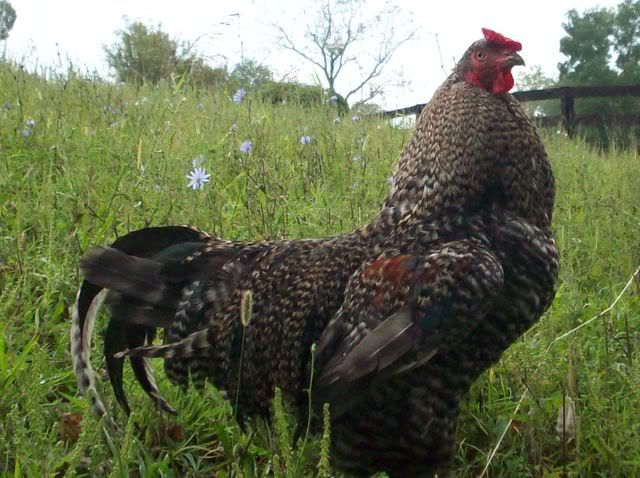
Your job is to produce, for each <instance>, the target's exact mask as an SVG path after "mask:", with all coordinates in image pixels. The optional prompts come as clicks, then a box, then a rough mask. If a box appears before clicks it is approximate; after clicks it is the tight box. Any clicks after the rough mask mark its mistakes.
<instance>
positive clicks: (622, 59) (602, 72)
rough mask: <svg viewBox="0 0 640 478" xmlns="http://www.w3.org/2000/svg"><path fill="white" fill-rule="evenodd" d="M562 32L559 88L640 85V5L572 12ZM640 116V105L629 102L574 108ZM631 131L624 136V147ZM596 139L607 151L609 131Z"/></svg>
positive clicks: (598, 101)
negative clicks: (562, 59)
mask: <svg viewBox="0 0 640 478" xmlns="http://www.w3.org/2000/svg"><path fill="white" fill-rule="evenodd" d="M562 27H563V28H564V30H565V32H566V33H567V35H566V36H565V37H563V38H562V39H561V40H560V51H561V52H562V53H563V54H564V55H565V56H566V57H567V60H566V61H564V62H562V63H560V64H558V70H559V72H560V78H559V84H560V85H586V86H589V85H590V86H600V85H615V84H639V83H640V0H625V1H624V2H622V3H620V4H619V5H618V6H617V7H616V8H612V9H607V8H594V9H591V10H587V11H585V12H583V13H582V14H580V13H578V12H577V11H576V10H570V11H569V12H568V13H567V22H566V23H563V25H562ZM638 110H640V100H639V99H637V98H631V97H629V98H589V99H587V98H585V99H580V100H579V101H577V102H576V113H577V114H608V113H632V114H637V112H638ZM630 131H631V130H630V129H626V130H625V131H623V132H622V133H623V135H622V142H625V141H626V140H625V137H627V136H628V135H629V132H630ZM591 133H593V132H590V134H591ZM638 133H639V134H638V137H640V131H638ZM595 136H596V135H594V137H595ZM597 136H599V137H598V138H597V141H598V142H599V143H600V144H601V145H603V146H605V147H606V146H607V144H608V142H609V141H610V139H611V138H610V134H609V132H608V129H607V128H602V129H601V131H600V132H599V133H598V135H597ZM616 139H617V140H618V141H620V139H621V138H620V137H617V138H616Z"/></svg>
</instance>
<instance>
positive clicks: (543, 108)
mask: <svg viewBox="0 0 640 478" xmlns="http://www.w3.org/2000/svg"><path fill="white" fill-rule="evenodd" d="M516 85H517V88H518V90H519V91H529V90H543V89H545V88H552V87H554V86H555V85H556V80H554V79H553V78H551V77H550V76H548V75H547V74H545V72H544V71H542V68H541V67H540V65H534V66H532V67H530V68H529V69H528V70H527V71H525V72H520V73H518V75H517V79H516ZM522 106H523V107H524V109H525V110H526V111H527V114H528V115H529V116H533V117H538V116H553V115H558V114H560V108H559V104H558V101H557V100H546V101H527V102H526V103H523V104H522Z"/></svg>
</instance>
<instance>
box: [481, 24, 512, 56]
mask: <svg viewBox="0 0 640 478" xmlns="http://www.w3.org/2000/svg"><path fill="white" fill-rule="evenodd" d="M482 34H483V35H484V39H485V40H487V41H488V42H491V43H496V44H498V45H500V46H504V47H507V48H509V49H510V50H513V51H520V50H522V43H520V42H518V41H515V40H512V39H511V38H507V37H506V36H504V35H501V34H500V33H498V32H494V31H493V30H489V29H488V28H483V29H482Z"/></svg>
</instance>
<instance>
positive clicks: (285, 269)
mask: <svg viewBox="0 0 640 478" xmlns="http://www.w3.org/2000/svg"><path fill="white" fill-rule="evenodd" d="M483 34H484V38H483V39H481V40H478V41H476V42H474V43H473V44H472V45H471V46H470V47H469V49H468V50H467V51H466V53H465V54H464V55H463V57H462V58H461V60H460V62H459V63H458V64H457V66H456V67H455V69H454V71H453V73H452V74H451V75H450V77H449V78H448V79H447V80H446V81H445V82H444V83H443V85H442V86H441V87H440V88H439V89H438V90H437V91H436V93H435V94H434V96H433V98H432V100H431V101H430V102H429V104H428V105H427V106H426V107H425V109H424V110H423V112H422V114H421V115H420V117H419V119H418V121H417V125H416V129H415V132H414V135H413V137H412V139H411V140H410V142H409V143H408V145H407V146H406V147H405V148H404V151H403V152H402V155H401V158H400V161H399V163H398V167H397V171H396V173H395V175H394V181H393V187H392V190H391V192H390V194H389V196H388V198H387V200H386V201H385V203H384V205H383V207H382V209H381V211H380V212H379V214H378V215H377V216H376V217H374V218H373V219H372V220H371V221H370V222H369V223H368V224H367V225H365V226H363V227H362V228H360V229H358V230H356V231H354V232H352V233H349V234H344V235H340V236H336V237H331V238H327V239H315V240H314V239H307V240H290V241H273V242H257V241H256V242H230V241H224V240H221V239H217V238H212V237H209V236H207V235H206V234H204V233H202V232H199V231H197V230H195V229H191V228H188V227H166V228H151V229H143V230H140V231H136V232H133V233H131V234H129V235H127V236H124V237H123V238H121V239H119V240H118V241H116V242H115V243H114V244H112V246H111V247H98V248H93V249H91V250H89V251H88V252H87V254H86V255H85V256H84V257H83V259H82V261H81V270H82V272H83V274H84V275H85V282H84V283H83V285H82V286H81V289H80V291H79V294H78V301H77V308H76V311H75V312H74V314H73V327H72V336H71V338H72V358H73V362H74V371H75V373H76V376H77V377H78V383H79V386H80V388H81V390H82V391H84V392H87V393H89V395H90V396H91V397H92V401H93V406H94V408H95V409H96V411H97V412H98V413H100V414H104V413H105V408H104V405H103V404H102V402H101V401H100V398H99V397H98V394H97V392H96V391H95V386H94V384H93V378H92V375H93V374H92V371H91V366H90V360H89V340H90V333H91V329H92V326H93V322H94V320H95V315H96V312H97V308H98V304H99V300H98V299H100V297H103V296H104V292H103V291H102V289H103V288H105V289H108V290H109V292H108V295H107V296H106V297H107V299H106V301H107V307H108V309H109V310H110V312H111V320H110V322H109V326H108V329H107V334H106V336H105V356H106V363H107V369H108V372H109V376H110V379H111V383H112V385H113V387H114V390H115V395H116V397H117V398H118V400H119V401H120V403H122V404H123V406H125V408H127V403H126V397H125V396H124V392H123V388H122V367H123V359H124V357H129V358H130V361H131V366H132V367H133V370H134V372H135V376H136V378H137V380H138V381H139V382H140V384H141V385H142V387H143V388H144V389H145V391H146V392H147V393H148V394H149V395H150V396H151V398H152V399H153V400H154V402H155V403H156V404H157V405H158V406H159V407H160V408H161V409H164V410H167V411H173V409H172V408H171V407H170V406H169V404H168V403H166V401H165V400H164V399H163V398H162V397H161V395H160V393H159V391H158V388H157V386H156V384H155V382H154V380H153V376H152V374H151V371H150V368H149V367H148V364H147V362H146V360H147V359H148V358H150V357H162V358H164V360H165V370H166V372H167V375H168V376H169V378H170V379H171V380H172V381H173V382H174V383H178V384H181V385H183V386H186V385H187V384H188V377H189V376H191V377H192V378H193V379H194V380H195V381H199V380H202V379H208V380H209V381H210V382H212V383H213V384H214V385H215V386H217V387H218V388H220V389H221V390H236V387H237V386H238V385H239V390H240V396H239V401H238V412H239V414H240V415H241V416H245V415H255V414H265V415H266V414H268V406H269V400H270V398H272V397H273V391H274V388H275V387H276V386H278V387H280V388H281V389H282V391H283V394H284V395H285V397H287V398H288V399H289V400H290V401H291V402H292V403H293V404H295V405H298V407H299V409H300V411H301V413H304V409H305V407H304V406H303V405H304V400H305V398H306V394H305V388H306V387H307V386H308V384H309V383H310V379H311V378H312V377H311V376H310V374H311V373H312V369H313V370H314V373H316V376H315V377H313V379H314V380H313V389H312V393H313V401H314V403H315V404H316V405H319V404H322V403H324V402H328V403H329V404H330V407H331V420H332V459H333V460H334V464H335V465H336V467H337V468H339V469H342V470H344V471H346V472H347V473H350V474H353V475H356V476H367V475H369V474H371V473H374V472H376V471H386V472H387V473H389V474H390V475H392V476H430V475H432V474H434V473H438V474H439V476H443V475H445V474H446V473H447V470H448V469H449V467H450V463H451V460H452V457H453V453H454V450H455V440H454V434H455V427H456V422H457V417H458V413H459V403H460V400H461V399H462V398H463V397H464V395H465V394H466V392H467V391H468V388H469V386H470V385H471V384H472V383H473V381H474V380H475V379H476V378H477V377H478V376H479V375H480V374H481V373H482V372H483V371H484V370H486V369H487V367H489V366H490V365H491V364H493V363H495V362H496V361H497V360H498V359H499V358H500V356H501V354H502V353H503V352H504V351H505V350H506V349H507V348H508V347H509V345H510V344H511V343H513V342H514V341H515V340H516V339H517V338H518V337H519V336H520V335H522V333H523V332H524V331H526V330H527V329H528V328H529V327H530V326H531V325H532V324H533V323H534V322H535V321H537V320H538V319H539V318H540V316H541V315H542V313H543V312H544V311H545V310H546V309H547V308H548V307H549V305H550V303H551V301H552V299H553V296H554V293H555V288H556V281H557V273H558V268H559V258H558V252H557V249H556V246H555V242H554V239H553V234H552V231H551V225H550V224H551V219H552V209H553V203H554V182H553V175H552V172H551V168H550V164H549V162H548V159H547V155H546V152H545V149H544V146H543V144H542V142H541V140H540V138H539V136H538V134H537V132H536V129H535V126H534V125H533V123H532V122H531V121H530V120H529V118H528V117H527V116H526V114H525V113H524V112H523V110H522V108H521V107H520V105H519V104H518V103H517V101H515V99H514V98H513V97H512V96H511V95H509V94H508V91H509V90H510V89H511V88H512V87H513V76H512V74H511V69H512V67H514V66H516V65H523V64H524V61H523V60H522V58H521V57H520V56H519V55H518V53H517V51H519V50H520V49H521V45H520V43H518V42H515V41H513V40H510V39H508V38H506V37H504V36H502V35H500V34H498V33H496V32H493V31H491V30H487V29H483ZM246 291H251V298H252V301H251V302H252V307H251V311H250V312H251V314H250V315H251V320H250V322H249V323H248V324H246V321H245V324H243V323H241V320H240V316H241V313H240V308H241V302H242V301H243V296H244V297H246V294H247V292H246ZM157 328H163V329H164V332H165V333H164V341H165V343H164V345H151V341H152V340H153V337H154V333H155V330H156V329H157ZM241 342H242V343H243V345H242V368H241V369H239V366H240V360H239V359H240V348H241V347H240V344H241ZM314 343H316V344H317V349H316V356H315V358H314V367H313V368H312V367H310V361H311V360H310V359H311V356H310V350H311V346H312V344H314ZM237 380H239V381H240V383H239V384H238V382H237Z"/></svg>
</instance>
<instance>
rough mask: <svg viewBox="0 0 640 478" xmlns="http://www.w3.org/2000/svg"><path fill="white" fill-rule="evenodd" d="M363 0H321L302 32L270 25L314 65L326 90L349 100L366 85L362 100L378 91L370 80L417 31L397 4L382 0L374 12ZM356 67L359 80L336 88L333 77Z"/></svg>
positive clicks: (282, 42)
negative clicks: (299, 35) (368, 11)
mask: <svg viewBox="0 0 640 478" xmlns="http://www.w3.org/2000/svg"><path fill="white" fill-rule="evenodd" d="M365 9H366V4H365V2H364V0H323V1H322V3H320V4H319V6H318V10H317V11H316V13H315V15H312V16H311V18H314V19H315V20H314V21H312V22H308V23H307V24H306V32H305V34H304V37H303V38H294V35H293V34H292V33H291V31H290V30H289V29H287V28H285V27H283V26H282V25H274V26H275V28H276V30H277V32H278V37H279V43H280V45H281V46H282V47H283V48H285V49H287V50H290V51H292V52H294V53H296V54H297V55H299V56H300V57H302V58H303V59H305V60H306V61H307V62H309V63H311V64H312V65H314V66H315V67H316V68H317V69H318V70H319V71H320V74H321V76H322V78H323V80H324V81H326V84H327V89H328V91H329V95H330V96H333V95H339V96H341V97H342V98H344V99H345V100H347V101H348V100H349V98H350V97H352V96H353V95H354V94H355V93H358V92H361V91H363V89H364V88H365V86H368V87H369V91H368V93H367V94H366V95H364V97H363V98H362V99H361V100H360V101H361V102H366V101H368V100H371V99H373V98H375V97H376V96H378V95H379V94H381V93H382V91H383V88H382V85H380V84H374V80H376V79H378V78H379V77H380V76H381V74H382V72H383V70H384V68H385V67H386V66H387V65H388V63H389V61H390V60H391V58H392V57H393V55H394V54H395V53H396V51H398V49H399V48H400V47H401V46H402V45H403V44H404V43H406V42H408V41H410V40H412V39H413V38H414V37H415V35H416V30H415V28H414V27H413V25H412V23H411V20H410V19H406V20H405V19H403V15H402V12H401V10H400V8H399V7H397V6H395V5H391V4H386V6H385V8H384V9H383V10H381V11H379V12H376V13H373V14H366V13H365V12H364V10H365ZM349 70H351V71H352V73H353V71H354V70H357V73H358V75H357V76H358V78H359V79H358V81H357V82H356V84H355V86H353V87H352V88H351V89H346V87H344V86H343V88H344V89H341V91H342V94H341V95H340V94H339V92H338V85H337V81H338V79H339V78H343V77H344V76H346V72H347V71H349Z"/></svg>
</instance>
